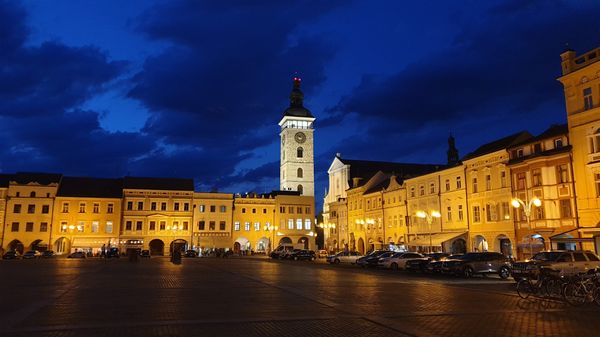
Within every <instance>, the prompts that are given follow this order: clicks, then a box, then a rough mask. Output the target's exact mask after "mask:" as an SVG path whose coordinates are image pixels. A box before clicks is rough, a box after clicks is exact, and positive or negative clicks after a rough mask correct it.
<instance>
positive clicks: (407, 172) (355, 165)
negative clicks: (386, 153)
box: [338, 157, 446, 187]
mask: <svg viewBox="0 0 600 337" xmlns="http://www.w3.org/2000/svg"><path fill="white" fill-rule="evenodd" d="M338 158H339V157H338ZM339 160H340V161H341V162H342V163H344V164H346V165H350V175H349V182H348V183H349V186H351V187H354V186H353V184H352V178H362V180H361V181H360V183H359V186H361V185H362V184H364V183H366V182H367V181H368V180H369V179H370V178H371V177H373V176H374V175H375V174H376V173H377V172H379V171H381V172H383V173H388V174H395V175H396V176H397V177H398V178H399V179H400V180H404V179H407V178H411V177H416V176H420V175H423V174H427V173H431V172H434V171H437V170H441V169H443V168H445V167H446V166H445V165H439V164H414V163H394V162H384V161H370V160H355V159H342V158H339ZM388 182H389V180H388Z"/></svg>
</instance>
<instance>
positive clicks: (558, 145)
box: [554, 138, 563, 149]
mask: <svg viewBox="0 0 600 337" xmlns="http://www.w3.org/2000/svg"><path fill="white" fill-rule="evenodd" d="M561 147H563V140H562V139H561V138H557V139H555V140H554V148H555V149H560V148H561Z"/></svg>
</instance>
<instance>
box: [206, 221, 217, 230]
mask: <svg viewBox="0 0 600 337" xmlns="http://www.w3.org/2000/svg"><path fill="white" fill-rule="evenodd" d="M216 228H217V225H216V222H214V221H209V222H208V230H210V231H214V230H215V229H216Z"/></svg>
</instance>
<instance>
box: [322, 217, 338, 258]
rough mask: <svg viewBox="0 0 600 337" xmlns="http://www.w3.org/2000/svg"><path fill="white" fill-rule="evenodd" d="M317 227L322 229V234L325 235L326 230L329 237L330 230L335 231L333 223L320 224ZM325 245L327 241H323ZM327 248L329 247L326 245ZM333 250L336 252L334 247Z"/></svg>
mask: <svg viewBox="0 0 600 337" xmlns="http://www.w3.org/2000/svg"><path fill="white" fill-rule="evenodd" d="M319 227H320V228H322V229H323V234H325V230H326V229H327V230H328V232H327V234H328V235H327V236H328V237H329V236H330V235H331V229H335V224H334V223H322V224H320V225H319ZM325 243H327V239H325ZM338 244H339V243H338ZM327 247H329V245H327ZM334 249H335V251H336V252H337V249H336V247H335V246H334Z"/></svg>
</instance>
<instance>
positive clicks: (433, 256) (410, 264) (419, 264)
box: [405, 253, 450, 272]
mask: <svg viewBox="0 0 600 337" xmlns="http://www.w3.org/2000/svg"><path fill="white" fill-rule="evenodd" d="M449 255H450V253H430V254H425V257H426V259H420V258H419V259H411V260H408V261H406V267H405V269H406V270H408V271H421V272H425V271H427V265H429V264H430V263H431V262H432V261H439V260H440V259H442V258H444V257H447V256H449Z"/></svg>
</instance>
